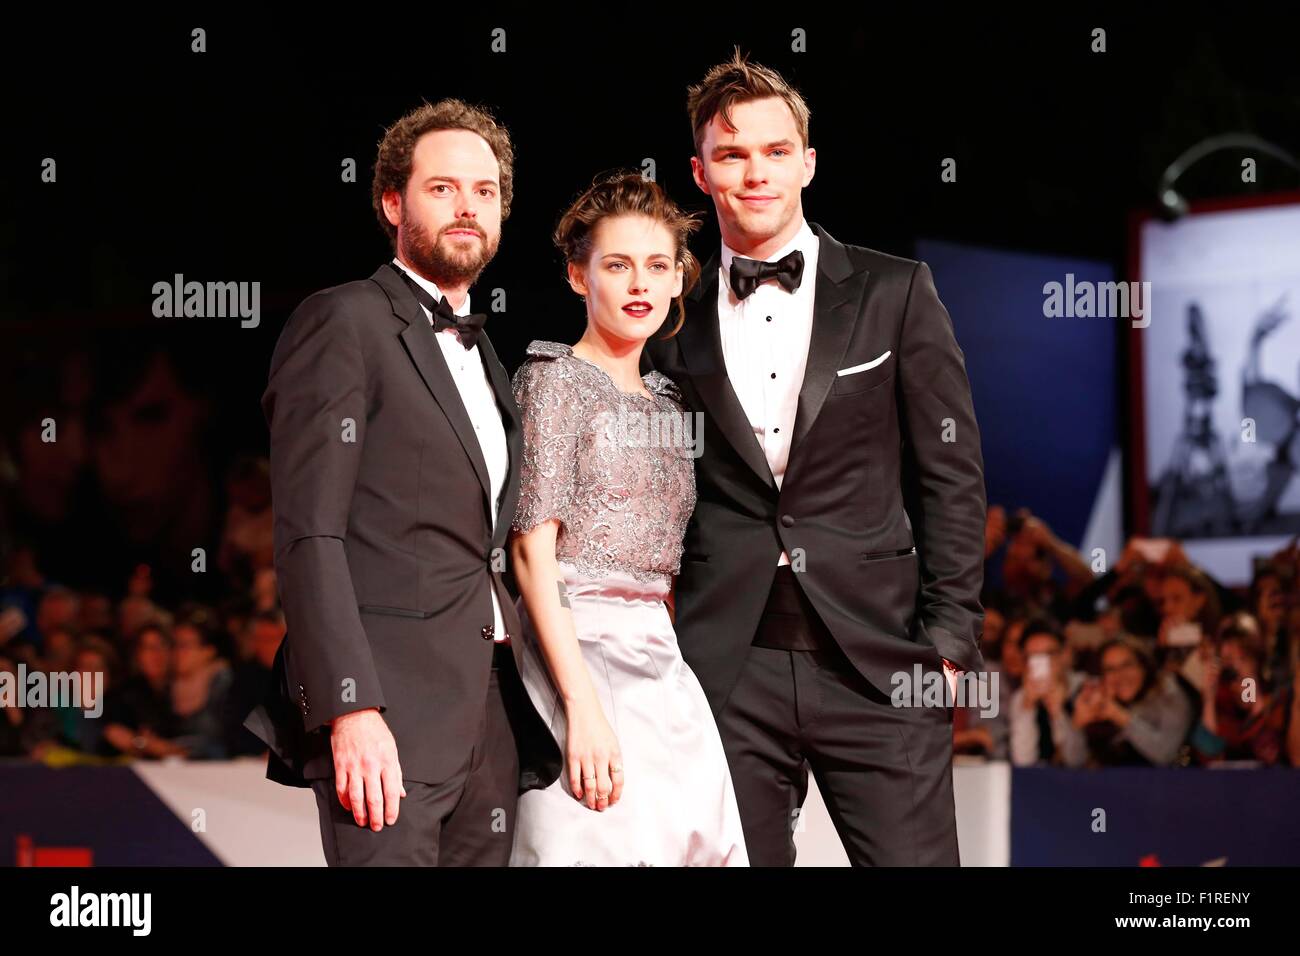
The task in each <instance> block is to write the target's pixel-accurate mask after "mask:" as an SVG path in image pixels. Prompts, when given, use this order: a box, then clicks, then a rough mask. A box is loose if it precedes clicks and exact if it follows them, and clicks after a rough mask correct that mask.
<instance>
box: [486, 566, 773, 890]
mask: <svg viewBox="0 0 1300 956" xmlns="http://www.w3.org/2000/svg"><path fill="white" fill-rule="evenodd" d="M560 571H561V572H562V573H563V575H564V581H565V585H566V590H567V597H568V600H569V604H570V607H571V609H572V612H573V623H574V627H575V629H576V631H577V635H578V643H579V645H580V646H581V648H582V656H583V660H584V661H586V664H587V670H588V672H589V673H590V674H591V679H592V683H593V684H594V685H595V687H596V693H597V695H598V697H599V699H600V703H601V707H602V708H603V709H604V712H605V719H606V720H608V721H609V725H610V727H611V728H612V729H613V731H614V733H615V735H616V736H617V738H618V744H619V748H620V750H621V752H622V757H623V781H624V782H623V795H622V798H621V799H620V800H619V801H618V803H616V804H614V805H613V806H611V807H609V808H608V809H606V810H603V811H602V810H591V809H588V808H587V806H586V804H584V803H580V802H579V801H578V800H576V799H574V796H573V791H572V789H571V788H570V786H569V767H568V761H567V759H566V761H565V766H564V769H563V771H561V773H560V776H559V779H557V780H556V781H555V782H554V783H552V784H551V786H549V787H547V788H546V789H545V790H529V791H527V792H525V793H523V794H522V795H521V796H520V797H519V805H518V810H517V811H516V818H515V833H514V843H513V850H512V852H511V856H510V865H511V866H748V865H749V858H748V856H747V854H746V852H745V838H744V834H743V833H742V831H741V826H740V813H739V811H738V810H737V809H736V795H735V792H734V790H733V789H732V785H731V773H730V771H729V770H728V769H727V758H726V754H725V753H724V752H723V749H722V740H721V738H720V737H719V736H718V727H717V724H716V723H715V722H714V719H713V713H712V711H711V710H710V709H709V704H708V700H707V699H706V698H705V696H704V690H703V689H702V688H701V687H700V682H699V680H698V679H697V678H696V676H695V674H694V673H693V672H692V671H691V669H690V668H689V667H687V666H686V662H685V661H684V660H682V655H681V651H680V650H679V649H678V647H677V635H676V634H675V633H674V631H673V625H672V620H671V619H670V618H669V616H668V608H667V606H666V605H665V604H664V599H665V598H666V597H667V595H668V585H667V584H666V583H661V582H649V583H647V582H642V581H638V580H637V579H636V578H635V577H633V576H632V575H631V574H628V573H626V572H621V571H610V572H606V573H603V574H601V575H600V576H599V577H594V576H592V575H590V574H586V573H584V572H581V571H578V570H577V569H576V568H574V567H573V566H572V565H570V564H568V563H566V562H563V561H562V562H560ZM517 608H518V611H519V619H520V622H521V624H522V627H523V634H522V635H521V638H522V642H523V647H522V648H521V650H522V651H523V653H522V654H521V655H520V659H521V660H522V672H521V677H522V678H523V682H524V686H525V687H526V688H527V689H528V694H529V696H530V697H531V698H532V701H533V703H534V705H535V706H536V707H537V710H538V712H539V713H540V714H541V715H542V717H543V719H544V720H546V721H547V722H548V723H549V724H550V728H551V733H552V734H553V735H554V736H555V740H556V742H557V743H558V744H559V747H560V752H561V753H562V754H563V753H565V750H566V746H565V745H566V734H567V726H566V720H565V711H564V706H563V704H562V703H561V701H560V699H559V692H558V691H557V690H556V688H555V684H554V683H553V682H552V680H551V677H550V672H549V670H548V669H547V667H546V661H545V658H544V657H543V656H542V652H541V647H540V646H539V645H538V643H537V635H536V632H535V631H534V629H533V625H532V621H531V620H530V619H529V617H528V613H527V609H526V608H525V607H524V603H523V601H522V600H520V601H519V602H518V604H517Z"/></svg>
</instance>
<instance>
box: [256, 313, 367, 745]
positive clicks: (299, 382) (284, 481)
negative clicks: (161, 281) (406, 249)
mask: <svg viewBox="0 0 1300 956" xmlns="http://www.w3.org/2000/svg"><path fill="white" fill-rule="evenodd" d="M262 407H263V410H264V411H265V413H266V420H267V424H268V425H269V427H270V430H271V494H272V505H273V510H274V512H275V569H276V578H277V583H278V585H279V589H280V601H281V603H282V605H283V606H284V615H285V622H286V625H287V636H286V648H287V650H288V651H289V652H290V653H289V657H290V660H291V663H290V666H289V688H288V691H289V694H290V696H291V697H292V698H293V703H294V704H295V705H300V700H299V696H300V693H301V695H303V696H305V697H306V701H307V705H308V707H309V710H308V711H307V712H306V713H305V714H303V724H304V729H305V730H306V731H307V732H311V731H314V730H317V729H319V728H320V727H322V726H323V725H325V724H327V723H328V722H329V721H331V720H333V719H334V718H335V717H338V716H340V715H341V714H345V713H348V712H350V711H355V710H361V709H363V708H367V707H378V708H380V709H383V708H384V706H385V704H384V697H383V692H382V690H381V688H380V686H379V678H378V676H377V675H376V672H375V666H374V661H373V660H372V658H371V654H370V644H369V641H368V639H367V638H366V633H365V631H364V630H363V629H362V626H361V617H360V614H359V612H358V610H357V600H356V595H355V593H354V591H353V587H352V576H351V574H350V572H349V570H348V563H347V558H346V555H345V554H344V550H343V537H344V534H345V532H346V531H347V526H348V513H349V511H350V506H351V501H352V493H353V487H354V485H355V483H356V476H357V469H358V466H359V463H360V461H361V455H362V454H363V449H364V447H365V428H366V369H365V361H364V357H363V352H362V349H361V347H360V344H359V342H358V341H357V338H356V330H355V327H354V325H353V323H352V322H351V321H350V320H349V317H348V316H346V315H343V314H341V313H340V307H339V305H338V304H337V302H336V301H335V300H333V299H332V298H331V297H330V296H329V295H328V294H320V295H316V296H313V297H312V298H310V299H308V300H307V301H306V302H304V303H303V304H302V305H300V306H299V307H298V308H297V309H296V310H295V311H294V314H293V315H292V316H290V317H289V321H288V323H287V324H286V326H285V329H284V332H283V333H282V334H281V336H280V341H279V342H278V344H277V345H276V349H275V355H274V357H273V358H272V360H271V376H270V382H269V384H268V385H267V389H266V394H265V395H264V396H263V399H262ZM348 419H350V420H351V423H352V425H351V427H352V429H353V431H354V434H353V435H351V436H347V435H345V429H346V428H347V427H348V423H347V421H346V420H348ZM345 437H352V438H354V440H352V441H347V440H345ZM345 681H353V682H355V684H354V685H353V684H345ZM298 685H301V687H302V690H301V692H300V691H299V686H298ZM353 686H354V687H355V694H354V695H353V694H351V693H349V688H351V687H353ZM354 697H355V699H353V698H354ZM345 698H346V699H345ZM300 712H301V707H300Z"/></svg>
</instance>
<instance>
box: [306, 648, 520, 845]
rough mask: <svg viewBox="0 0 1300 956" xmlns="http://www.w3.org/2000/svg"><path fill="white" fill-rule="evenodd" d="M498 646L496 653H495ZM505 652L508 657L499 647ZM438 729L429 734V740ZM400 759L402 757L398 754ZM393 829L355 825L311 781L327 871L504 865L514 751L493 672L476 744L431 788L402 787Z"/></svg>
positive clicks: (515, 773) (328, 787)
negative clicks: (330, 868) (336, 868)
mask: <svg viewBox="0 0 1300 956" xmlns="http://www.w3.org/2000/svg"><path fill="white" fill-rule="evenodd" d="M502 649H503V646H501V645H499V646H498V648H497V650H498V651H501V650H502ZM504 653H509V649H508V648H505V649H504ZM437 732H438V728H436V727H430V728H429V733H437ZM398 757H399V759H400V757H401V754H398ZM402 783H403V786H405V787H406V797H405V798H403V799H402V803H401V810H400V812H399V813H398V817H397V823H395V824H394V825H393V826H391V827H390V826H387V825H385V826H384V828H383V829H382V830H380V831H379V832H378V833H375V832H374V831H372V830H370V829H369V828H365V827H359V826H357V822H356V820H355V819H354V818H353V816H352V814H351V813H350V812H349V811H347V810H344V809H343V806H342V804H340V803H339V799H338V795H337V794H336V793H335V792H334V778H332V777H331V778H330V779H328V780H315V781H313V782H312V790H313V791H314V792H315V794H316V809H317V812H318V814H319V816H320V828H321V844H322V846H323V848H324V850H325V862H326V863H328V864H329V865H330V866H506V865H507V864H508V863H509V861H510V846H511V843H512V841H513V839H514V826H515V806H516V801H517V799H518V794H519V752H518V749H517V746H516V743H515V737H514V734H513V732H512V731H511V729H510V723H509V721H508V719H507V716H506V708H505V704H504V702H503V700H502V697H501V688H500V685H499V683H498V679H497V669H496V667H495V666H494V667H493V669H492V676H491V678H490V680H489V682H488V694H487V706H486V707H485V708H484V713H483V720H482V722H481V723H480V725H479V733H478V739H477V741H476V742H475V744H474V747H473V749H472V750H471V752H470V755H469V757H468V758H467V759H466V761H465V764H464V766H462V767H461V768H460V770H458V771H457V772H456V773H455V774H454V775H453V776H452V777H451V778H450V779H448V780H444V781H442V782H440V783H438V784H427V783H417V782H416V781H413V780H404V781H403V782H402Z"/></svg>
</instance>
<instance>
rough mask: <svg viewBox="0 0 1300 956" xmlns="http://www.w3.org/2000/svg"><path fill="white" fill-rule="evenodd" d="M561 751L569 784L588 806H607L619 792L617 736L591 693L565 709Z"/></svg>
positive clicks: (620, 759) (620, 757)
mask: <svg viewBox="0 0 1300 956" xmlns="http://www.w3.org/2000/svg"><path fill="white" fill-rule="evenodd" d="M567 715H568V725H569V732H568V740H567V741H566V750H567V753H566V755H565V759H566V763H567V764H568V767H569V788H570V789H571V790H572V791H573V795H574V797H575V798H576V799H578V800H581V801H582V802H583V803H585V804H586V805H587V808H588V809H590V810H608V809H609V808H610V807H612V806H613V805H614V804H616V803H618V801H619V798H620V797H622V795H623V755H622V753H621V752H620V751H619V748H618V738H617V737H615V736H614V731H613V730H612V729H611V728H610V726H609V721H607V720H606V719H605V712H604V711H603V710H601V707H600V702H599V701H598V700H596V699H595V698H594V697H592V698H590V700H587V701H583V702H581V703H576V704H572V705H570V706H569V708H568V710H567Z"/></svg>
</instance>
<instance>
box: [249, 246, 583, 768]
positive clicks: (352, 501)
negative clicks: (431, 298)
mask: <svg viewBox="0 0 1300 956" xmlns="http://www.w3.org/2000/svg"><path fill="white" fill-rule="evenodd" d="M434 335H435V333H434V331H433V329H432V328H431V327H430V323H429V320H428V317H427V316H426V315H425V313H424V311H423V309H422V308H421V306H420V304H419V303H418V301H417V300H416V298H415V294H414V293H413V292H412V291H411V289H410V287H409V286H408V285H407V284H406V282H405V281H404V280H403V279H402V278H401V276H400V275H399V273H398V271H397V269H396V267H395V266H393V265H391V264H385V265H383V266H381V267H380V268H379V269H378V270H377V271H376V272H375V274H374V275H372V276H371V277H370V278H369V279H367V280H364V281H359V282H350V283H347V284H346V285H341V286H337V287H335V288H331V289H326V290H324V291H322V292H318V293H316V294H315V295H313V296H311V297H309V298H308V299H306V300H305V301H304V302H303V303H302V304H301V305H299V306H298V308H297V309H296V310H295V311H294V312H293V314H292V315H291V316H290V317H289V320H288V322H287V324H286V325H285V328H284V330H283V332H282V333H281V335H280V338H279V341H278V343H277V345H276V348H275V352H274V355H273V357H272V359H271V371H270V379H269V383H268V386H267V389H266V393H265V395H264V396H263V399H262V407H263V410H264V412H265V415H266V420H267V424H268V426H269V428H270V432H271V491H272V507H273V510H274V513H275V568H276V575H277V582H278V585H279V590H280V599H281V604H282V606H283V608H284V614H285V620H286V624H287V634H286V636H285V639H284V642H283V644H282V646H281V649H280V653H279V654H278V655H277V657H276V662H275V672H274V675H273V680H272V682H271V684H272V686H271V690H270V693H269V695H268V697H267V699H266V700H265V701H264V702H263V704H262V705H261V706H260V707H258V708H257V709H256V710H255V711H254V712H253V713H252V714H251V715H250V716H249V718H248V720H247V721H246V726H247V727H249V729H250V730H252V731H253V732H254V733H255V734H257V735H258V736H259V737H260V738H261V739H262V740H263V741H265V742H266V743H267V745H268V746H269V747H270V749H271V761H270V766H269V767H268V773H267V775H268V776H269V777H271V778H272V779H276V780H279V781H280V782H283V783H290V784H295V785H299V786H301V785H305V784H306V781H308V780H311V779H319V778H325V777H329V776H332V774H333V758H332V754H331V749H330V740H329V728H328V723H329V721H331V720H332V719H333V718H335V717H338V716H339V715H341V714H344V713H348V712H350V711H354V710H359V709H361V708H365V707H378V708H379V709H380V710H381V712H382V713H383V716H384V719H385V721H386V722H387V723H388V726H389V728H390V729H391V730H392V732H393V736H394V738H395V739H396V742H397V753H398V759H399V760H400V762H401V766H402V773H403V776H404V778H405V779H408V780H414V781H418V782H422V783H438V782H440V781H442V780H445V779H447V778H448V777H450V776H451V775H452V774H453V773H455V772H456V771H457V770H458V769H459V768H460V767H461V765H462V764H464V762H465V761H466V760H467V759H468V757H469V753H470V748H471V747H472V746H473V745H474V742H475V741H476V740H477V739H478V734H479V731H480V725H481V722H482V720H483V715H484V711H485V701H486V698H487V691H488V680H489V676H490V672H491V667H492V660H493V646H494V640H493V639H494V638H495V637H496V636H497V635H496V634H495V632H494V627H493V620H494V615H493V608H492V597H491V591H490V590H489V589H491V588H496V590H497V596H498V598H499V601H500V605H501V613H502V619H503V622H504V624H505V627H506V632H507V634H509V635H512V636H513V635H518V634H519V619H518V615H517V614H516V613H515V608H514V605H513V603H512V601H511V599H510V596H509V593H508V591H507V589H506V587H505V585H504V583H503V581H502V577H501V573H500V569H501V568H502V567H503V564H502V559H500V558H499V556H500V555H504V553H505V552H504V548H505V545H506V537H507V535H508V533H509V530H510V524H511V521H512V520H513V518H514V513H515V505H516V502H517V500H518V496H519V474H520V464H521V459H522V451H523V448H522V443H523V442H522V432H521V428H520V421H519V410H518V407H517V406H516V405H515V401H514V397H513V395H512V392H511V388H510V382H509V379H508V378H507V376H506V372H505V369H504V368H502V366H501V363H500V361H499V360H498V359H497V356H496V353H495V351H494V350H493V348H492V343H491V342H490V341H489V340H488V338H487V336H486V335H480V336H479V339H478V343H479V346H478V347H479V351H480V352H481V353H482V357H483V361H484V363H485V366H486V368H487V372H488V377H489V379H490V381H491V385H492V389H493V391H494V392H495V393H496V399H497V402H498V404H499V405H500V408H501V409H502V413H503V423H504V426H505V431H506V437H507V442H508V447H509V453H510V469H509V474H508V478H507V481H506V484H505V487H504V490H503V492H502V500H501V503H500V508H499V511H498V517H497V521H496V525H495V529H494V527H493V523H492V511H491V502H490V500H489V495H490V493H491V492H490V488H491V484H490V480H489V475H488V470H487V465H486V462H485V461H484V458H483V453H482V451H481V450H480V447H479V443H478V439H477V438H476V437H475V433H474V426H473V424H472V423H471V421H470V418H469V415H468V413H467V412H466V410H465V406H464V403H463V402H462V400H461V397H460V393H459V391H458V390H457V388H456V384H455V380H454V379H453V378H452V374H451V370H450V369H449V368H448V367H447V362H446V360H445V359H444V357H443V355H442V352H441V350H440V349H439V347H438V343H437V341H436V340H435V339H434ZM494 556H498V557H497V558H496V559H494ZM511 646H512V649H513V650H514V651H515V653H516V654H517V653H518V647H519V643H518V638H517V637H515V638H514V640H512V642H511ZM510 657H511V656H510V655H506V658H507V659H506V661H505V663H504V665H503V666H502V668H501V671H500V675H499V681H500V686H501V689H502V693H503V696H504V697H505V700H506V706H507V711H508V713H509V715H510V722H511V725H512V729H513V730H514V732H515V736H516V739H517V740H518V741H519V748H520V770H521V786H522V787H523V788H524V789H529V788H531V787H544V786H546V785H548V784H549V783H550V782H551V781H552V780H554V779H555V778H556V777H557V776H558V774H559V772H560V766H561V760H560V753H559V749H558V748H557V747H556V745H555V742H554V739H553V738H552V737H551V734H550V732H549V729H548V728H547V727H546V725H545V724H543V723H542V721H541V718H540V717H539V716H538V714H537V712H536V710H534V708H533V706H532V704H531V702H530V701H529V699H528V696H527V694H526V693H525V692H524V689H523V685H522V683H521V682H520V681H519V676H518V671H517V668H516V667H515V666H507V665H513V661H512V660H510Z"/></svg>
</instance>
